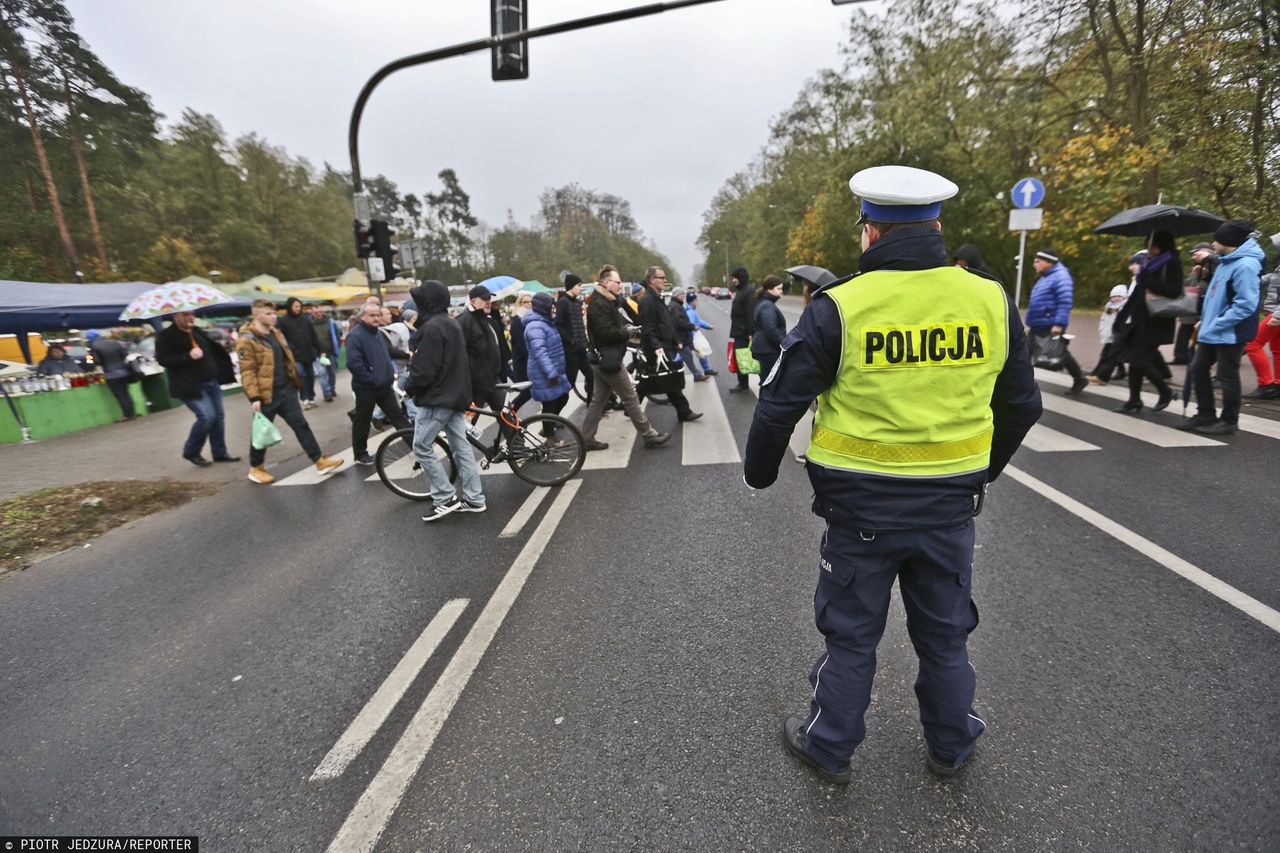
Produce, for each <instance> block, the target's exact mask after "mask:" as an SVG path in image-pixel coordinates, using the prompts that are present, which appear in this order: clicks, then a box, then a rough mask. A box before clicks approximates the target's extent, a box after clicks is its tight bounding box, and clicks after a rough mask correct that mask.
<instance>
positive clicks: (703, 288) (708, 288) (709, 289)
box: [698, 285, 714, 296]
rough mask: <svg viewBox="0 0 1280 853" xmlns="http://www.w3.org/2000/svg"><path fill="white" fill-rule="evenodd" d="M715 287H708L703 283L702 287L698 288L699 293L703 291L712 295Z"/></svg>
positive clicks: (704, 293)
mask: <svg viewBox="0 0 1280 853" xmlns="http://www.w3.org/2000/svg"><path fill="white" fill-rule="evenodd" d="M713 289H714V288H710V287H707V286H706V285H703V286H702V287H699V288H698V292H699V293H701V294H702V295H703V296H710V295H711V291H712V290H713Z"/></svg>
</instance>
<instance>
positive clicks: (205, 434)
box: [182, 379, 231, 459]
mask: <svg viewBox="0 0 1280 853" xmlns="http://www.w3.org/2000/svg"><path fill="white" fill-rule="evenodd" d="M182 402H184V403H186V404H187V408H188V409H190V410H191V411H192V412H193V413H194V414H195V416H196V422H195V423H194V424H192V425H191V433H190V434H189V435H188V436H187V443H186V444H184V445H183V446H182V455H183V456H195V455H196V454H197V453H199V452H200V451H201V450H203V449H204V442H205V439H208V440H209V449H210V450H212V451H213V456H214V458H215V459H216V458H217V457H219V456H230V455H231V454H229V453H227V439H226V432H225V430H226V426H227V419H226V416H225V414H224V413H223V411H222V386H220V385H219V384H218V380H216V379H206V380H204V381H203V382H201V383H200V397H199V398H198V399H195V400H183V401H182Z"/></svg>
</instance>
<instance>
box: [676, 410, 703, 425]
mask: <svg viewBox="0 0 1280 853" xmlns="http://www.w3.org/2000/svg"><path fill="white" fill-rule="evenodd" d="M700 417H702V412H690V413H689V414H687V415H680V420H681V421H682V422H684V423H689V422H691V421H696V420H697V419H698V418H700Z"/></svg>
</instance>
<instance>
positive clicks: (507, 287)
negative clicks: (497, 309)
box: [480, 275, 523, 299]
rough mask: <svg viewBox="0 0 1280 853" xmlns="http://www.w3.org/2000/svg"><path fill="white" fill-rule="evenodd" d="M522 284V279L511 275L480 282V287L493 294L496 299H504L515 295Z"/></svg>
mask: <svg viewBox="0 0 1280 853" xmlns="http://www.w3.org/2000/svg"><path fill="white" fill-rule="evenodd" d="M522 284H523V282H522V281H520V279H518V278H516V277H515V276H511V275H495V276H494V277H493V278H486V279H485V280H484V281H482V282H480V286H481V287H483V288H485V289H486V290H488V291H489V292H490V293H492V294H493V297H494V299H502V298H503V297H505V296H509V295H511V294H512V293H515V292H516V291H517V290H519V289H520V287H521V285H522Z"/></svg>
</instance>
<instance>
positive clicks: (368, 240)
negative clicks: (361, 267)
mask: <svg viewBox="0 0 1280 853" xmlns="http://www.w3.org/2000/svg"><path fill="white" fill-rule="evenodd" d="M355 233H356V257H357V258H368V257H371V256H372V255H373V251H374V247H373V226H372V224H371V223H370V222H368V221H366V220H363V219H357V220H355Z"/></svg>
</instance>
